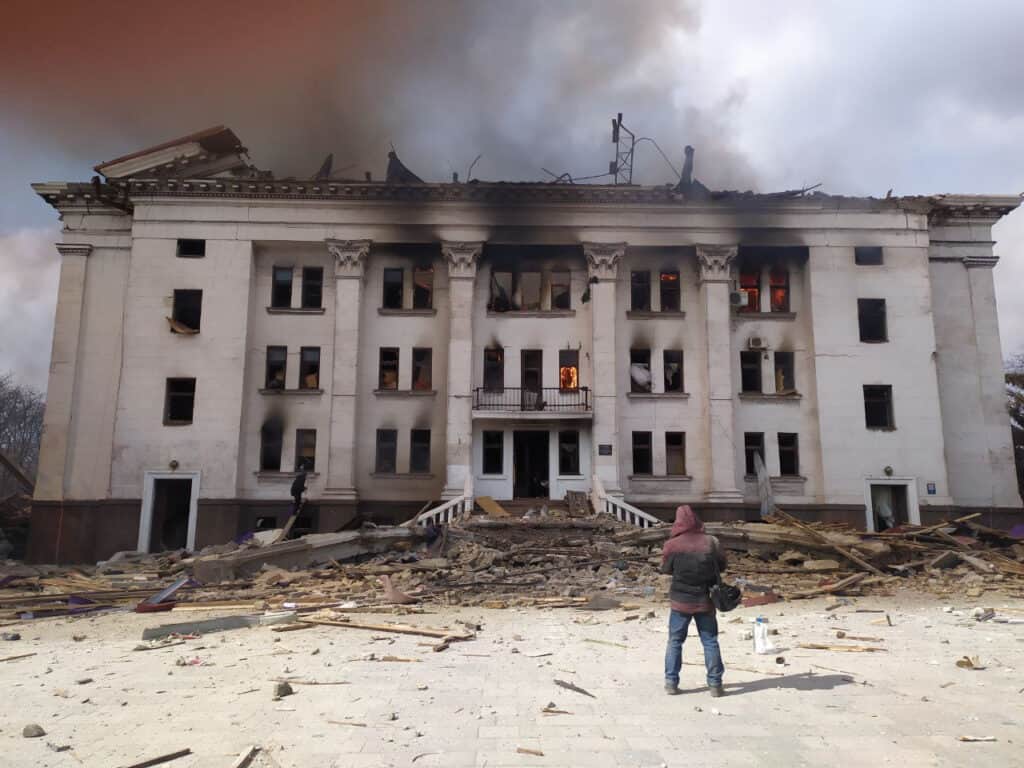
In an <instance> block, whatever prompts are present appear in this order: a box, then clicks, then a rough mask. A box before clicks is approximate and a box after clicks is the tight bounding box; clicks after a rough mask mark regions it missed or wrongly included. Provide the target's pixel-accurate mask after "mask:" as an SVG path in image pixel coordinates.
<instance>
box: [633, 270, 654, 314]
mask: <svg viewBox="0 0 1024 768" xmlns="http://www.w3.org/2000/svg"><path fill="white" fill-rule="evenodd" d="M629 297H630V300H629V308H630V309H632V310H633V311H635V312H649V311H650V309H651V273H650V272H631V273H630V275H629Z"/></svg>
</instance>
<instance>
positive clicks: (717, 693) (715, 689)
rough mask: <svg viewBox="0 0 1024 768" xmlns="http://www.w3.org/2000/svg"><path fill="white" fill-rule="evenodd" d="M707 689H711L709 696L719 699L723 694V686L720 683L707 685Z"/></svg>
mask: <svg viewBox="0 0 1024 768" xmlns="http://www.w3.org/2000/svg"><path fill="white" fill-rule="evenodd" d="M708 689H709V690H710V691H711V698H713V699H720V698H722V697H723V696H725V688H723V687H722V686H720V685H711V686H708Z"/></svg>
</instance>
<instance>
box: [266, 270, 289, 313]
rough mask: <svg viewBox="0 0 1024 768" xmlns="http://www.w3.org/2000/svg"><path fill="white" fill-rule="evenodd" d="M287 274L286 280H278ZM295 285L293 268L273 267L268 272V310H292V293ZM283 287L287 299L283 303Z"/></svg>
mask: <svg viewBox="0 0 1024 768" xmlns="http://www.w3.org/2000/svg"><path fill="white" fill-rule="evenodd" d="M285 273H287V275H288V280H287V281H286V280H283V279H280V278H281V277H283V276H284V275H285ZM294 284H295V268H294V267H281V266H277V265H274V266H273V267H272V268H271V270H270V308H271V309H291V308H292V293H293V292H294V290H295V288H294ZM285 285H287V290H288V298H287V301H285V302H284V303H283V304H282V303H281V302H282V301H284V299H285V297H284V291H285Z"/></svg>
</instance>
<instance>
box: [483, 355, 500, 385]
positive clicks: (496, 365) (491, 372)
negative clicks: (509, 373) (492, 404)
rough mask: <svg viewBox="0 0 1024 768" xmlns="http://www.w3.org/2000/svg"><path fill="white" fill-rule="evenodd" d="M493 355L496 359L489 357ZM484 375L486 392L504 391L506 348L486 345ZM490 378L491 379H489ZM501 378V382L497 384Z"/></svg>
mask: <svg viewBox="0 0 1024 768" xmlns="http://www.w3.org/2000/svg"><path fill="white" fill-rule="evenodd" d="M491 356H495V359H493V360H491V359H489V358H490V357H491ZM483 373H484V375H483V389H484V391H485V392H498V393H500V392H504V391H505V348H504V347H484V372H483ZM488 379H490V381H488ZM497 379H500V380H501V382H500V384H498V385H495V381H496V380H497Z"/></svg>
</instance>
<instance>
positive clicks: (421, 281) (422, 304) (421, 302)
mask: <svg viewBox="0 0 1024 768" xmlns="http://www.w3.org/2000/svg"><path fill="white" fill-rule="evenodd" d="M412 308H413V309H433V308H434V268H433V267H430V266H427V267H416V268H415V269H413V271H412Z"/></svg>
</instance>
